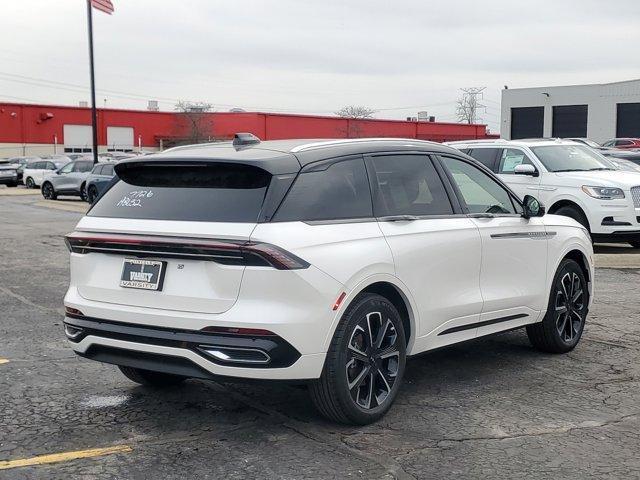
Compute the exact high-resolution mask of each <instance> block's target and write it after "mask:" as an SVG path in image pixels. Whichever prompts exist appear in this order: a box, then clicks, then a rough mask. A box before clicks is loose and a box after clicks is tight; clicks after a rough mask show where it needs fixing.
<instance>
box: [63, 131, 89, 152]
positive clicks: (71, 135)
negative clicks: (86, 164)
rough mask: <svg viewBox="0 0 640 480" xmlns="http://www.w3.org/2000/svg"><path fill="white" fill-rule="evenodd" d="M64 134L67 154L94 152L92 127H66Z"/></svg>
mask: <svg viewBox="0 0 640 480" xmlns="http://www.w3.org/2000/svg"><path fill="white" fill-rule="evenodd" d="M62 132H63V135H64V151H65V152H67V153H70V152H75V153H81V152H91V151H93V148H92V145H93V140H92V130H91V125H64V126H63V127H62Z"/></svg>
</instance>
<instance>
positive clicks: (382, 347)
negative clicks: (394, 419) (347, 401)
mask: <svg viewBox="0 0 640 480" xmlns="http://www.w3.org/2000/svg"><path fill="white" fill-rule="evenodd" d="M399 365H400V349H399V348H398V333H397V331H396V328H395V326H394V324H393V322H392V321H391V320H390V319H388V318H385V317H384V316H383V315H382V313H381V312H370V313H368V314H367V315H366V316H365V317H364V318H363V319H362V320H361V321H360V322H358V323H357V324H356V326H355V327H354V329H353V331H352V332H351V337H350V338H349V343H348V345H347V361H346V364H345V369H346V378H347V388H348V389H349V394H350V395H351V399H352V400H353V401H354V402H355V404H356V405H358V406H359V407H360V408H363V409H365V410H370V409H373V408H376V407H379V406H381V405H383V404H384V403H385V401H386V400H387V398H388V397H389V395H390V394H391V391H392V389H393V386H394V384H395V382H396V379H397V376H398V370H399Z"/></svg>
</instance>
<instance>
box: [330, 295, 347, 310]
mask: <svg viewBox="0 0 640 480" xmlns="http://www.w3.org/2000/svg"><path fill="white" fill-rule="evenodd" d="M346 296H347V294H346V293H345V292H342V293H341V294H340V296H339V297H338V299H337V300H336V303H334V304H333V309H332V310H333V311H334V312H335V311H336V310H338V309H339V308H340V304H341V303H342V301H343V300H344V297H346Z"/></svg>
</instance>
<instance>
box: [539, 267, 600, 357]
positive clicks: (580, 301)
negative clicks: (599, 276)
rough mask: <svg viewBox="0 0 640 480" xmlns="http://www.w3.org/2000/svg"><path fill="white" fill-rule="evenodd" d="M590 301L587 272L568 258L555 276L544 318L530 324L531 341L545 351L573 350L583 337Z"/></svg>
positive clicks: (562, 351) (564, 351)
mask: <svg viewBox="0 0 640 480" xmlns="http://www.w3.org/2000/svg"><path fill="white" fill-rule="evenodd" d="M567 299H571V301H569V302H567ZM588 305H589V289H588V285H587V281H586V279H585V276H584V273H583V271H582V269H581V268H580V266H579V265H578V264H577V263H576V262H575V261H574V260H571V259H568V258H565V259H564V260H563V261H562V262H561V263H560V266H559V267H558V271H557V272H556V274H555V276H554V278H553V283H552V284H551V292H550V295H549V304H548V306H547V313H546V315H545V317H544V319H543V320H542V322H539V323H535V324H533V325H528V326H527V336H528V337H529V341H530V342H531V344H532V345H533V346H534V347H535V348H537V349H538V350H541V351H543V352H549V353H567V352H570V351H571V350H573V349H574V348H575V347H576V345H577V344H578V342H579V341H580V338H581V337H582V332H583V331H584V324H585V321H586V318H587V313H588Z"/></svg>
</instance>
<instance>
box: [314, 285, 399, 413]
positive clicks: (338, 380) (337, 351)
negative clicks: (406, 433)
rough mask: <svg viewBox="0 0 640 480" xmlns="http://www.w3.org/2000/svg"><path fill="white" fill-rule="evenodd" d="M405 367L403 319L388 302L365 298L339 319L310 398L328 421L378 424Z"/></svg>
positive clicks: (378, 298)
mask: <svg viewBox="0 0 640 480" xmlns="http://www.w3.org/2000/svg"><path fill="white" fill-rule="evenodd" d="M369 325H370V326H371V327H370V328H369V329H368V331H367V330H365V327H366V326H369ZM368 332H371V333H368ZM350 347H351V348H350ZM358 352H361V353H358ZM405 362H406V340H405V333H404V327H403V325H402V319H401V318H400V314H399V313H398V311H397V310H396V308H395V307H394V306H393V304H392V303H391V302H389V301H388V300H387V299H386V298H384V297H382V296H380V295H376V294H373V293H365V294H361V295H359V296H358V297H356V298H355V299H354V300H353V302H352V303H351V305H349V307H348V308H347V310H346V312H345V313H344V315H343V316H342V319H341V320H340V324H339V325H338V328H337V329H336V332H335V334H334V336H333V339H332V341H331V345H330V347H329V351H328V352H327V358H326V360H325V364H324V369H323V371H322V375H321V376H320V378H319V379H318V380H316V381H314V382H313V383H312V384H311V385H310V388H309V392H310V394H311V399H312V401H313V403H314V405H315V406H316V408H317V409H318V410H319V411H320V413H321V414H322V415H324V416H325V417H327V418H328V419H329V420H332V421H335V422H338V423H344V424H350V425H366V424H369V423H372V422H375V421H376V420H378V419H380V418H381V417H382V416H383V415H384V414H385V413H387V411H388V410H389V408H391V405H392V404H393V402H394V400H395V398H396V396H397V395H398V390H399V388H400V384H401V383H402V376H403V374H404V367H405ZM350 384H351V385H352V387H351V388H350V386H349V385H350ZM363 392H364V395H362V393H363ZM361 396H362V397H364V398H361Z"/></svg>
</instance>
